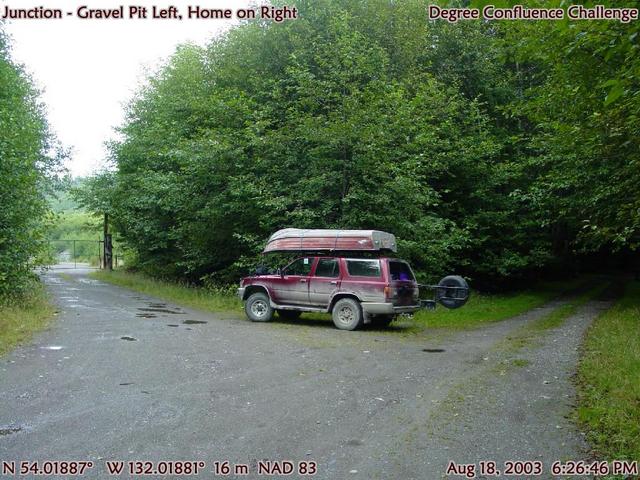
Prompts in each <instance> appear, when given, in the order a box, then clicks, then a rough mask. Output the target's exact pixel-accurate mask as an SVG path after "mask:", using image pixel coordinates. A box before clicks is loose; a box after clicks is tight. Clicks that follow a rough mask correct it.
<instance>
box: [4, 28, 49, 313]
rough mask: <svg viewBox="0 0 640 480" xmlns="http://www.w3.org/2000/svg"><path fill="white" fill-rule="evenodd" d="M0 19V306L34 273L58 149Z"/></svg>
mask: <svg viewBox="0 0 640 480" xmlns="http://www.w3.org/2000/svg"><path fill="white" fill-rule="evenodd" d="M1 27H2V25H1V24H0V306H2V305H3V304H5V303H9V302H15V301H19V300H20V299H21V297H22V295H23V294H24V293H25V292H28V291H29V290H30V289H31V287H32V285H31V282H32V281H33V280H34V279H35V275H34V273H33V267H34V266H35V265H36V264H37V263H38V259H39V258H40V257H41V254H42V252H43V248H44V246H45V244H46V227H47V224H48V223H49V222H48V219H49V218H50V217H49V214H50V209H49V205H48V202H47V197H46V194H47V191H48V190H49V188H50V185H51V182H52V180H53V179H54V178H55V177H56V174H57V173H58V171H59V166H60V159H61V155H62V153H61V150H60V149H59V148H57V146H56V143H55V140H54V139H53V137H52V136H51V134H50V132H49V128H48V125H47V122H46V119H45V115H44V110H43V108H42V105H41V104H40V103H39V101H38V92H37V91H36V90H35V89H34V87H33V85H32V82H31V80H30V79H29V77H28V76H27V75H26V74H25V72H24V71H23V69H22V68H21V67H20V66H19V65H17V64H15V63H14V62H13V61H12V60H11V58H10V51H9V46H8V41H7V38H6V36H5V35H4V34H3V32H2V28H1Z"/></svg>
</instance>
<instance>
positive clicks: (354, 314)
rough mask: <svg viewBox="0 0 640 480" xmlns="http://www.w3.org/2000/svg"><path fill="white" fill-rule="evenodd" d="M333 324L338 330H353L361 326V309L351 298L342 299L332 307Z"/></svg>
mask: <svg viewBox="0 0 640 480" xmlns="http://www.w3.org/2000/svg"><path fill="white" fill-rule="evenodd" d="M332 315H333V323H334V324H335V326H336V327H338V328H339V329H340V330H355V329H356V328H358V327H359V326H360V325H362V321H363V316H362V307H360V302H358V301H357V300H354V299H353V298H342V299H340V300H338V301H337V302H336V304H335V305H334V306H333V312H332Z"/></svg>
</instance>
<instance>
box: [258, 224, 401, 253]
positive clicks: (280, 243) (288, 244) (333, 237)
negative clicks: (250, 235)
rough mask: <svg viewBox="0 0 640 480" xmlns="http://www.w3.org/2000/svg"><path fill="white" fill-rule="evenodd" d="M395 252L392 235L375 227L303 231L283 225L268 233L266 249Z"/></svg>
mask: <svg viewBox="0 0 640 480" xmlns="http://www.w3.org/2000/svg"><path fill="white" fill-rule="evenodd" d="M300 251H304V252H322V251H327V252H335V251H339V252H384V251H390V252H396V251H397V246H396V237H395V235H393V234H391V233H387V232H381V231H378V230H304V229H299V228H285V229H283V230H278V231H277V232H276V233H274V234H273V235H271V238H269V241H268V242H267V246H266V247H265V249H264V253H269V252H300Z"/></svg>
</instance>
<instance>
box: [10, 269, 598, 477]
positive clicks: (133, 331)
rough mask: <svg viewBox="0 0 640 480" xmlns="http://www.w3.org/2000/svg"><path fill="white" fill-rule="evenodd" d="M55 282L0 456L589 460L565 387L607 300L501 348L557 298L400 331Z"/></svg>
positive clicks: (384, 465)
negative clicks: (450, 324) (480, 321)
mask: <svg viewBox="0 0 640 480" xmlns="http://www.w3.org/2000/svg"><path fill="white" fill-rule="evenodd" d="M67 273H69V274H71V275H72V279H68V277H67V279H64V278H62V277H60V276H59V275H58V274H56V273H50V274H48V275H47V276H46V281H47V283H48V284H49V287H50V289H51V291H52V292H53V294H54V296H55V298H56V301H57V302H58V304H59V305H60V312H59V314H58V316H57V317H56V320H55V321H54V322H53V324H52V326H51V328H50V329H49V330H47V331H45V332H42V333H41V334H39V335H37V336H36V337H35V339H34V341H33V342H32V344H31V345H28V346H24V347H20V348H18V349H16V350H15V351H13V352H12V353H10V354H9V355H7V356H5V357H3V358H2V359H0V385H1V387H2V388H1V389H0V431H1V433H2V434H1V435H0V462H1V461H16V462H19V461H23V460H32V461H33V460H38V461H41V462H42V461H45V460H90V461H93V462H95V466H94V468H93V469H91V470H89V471H88V472H87V474H86V475H85V478H104V477H107V476H108V475H107V472H106V469H105V466H104V462H105V461H106V460H125V461H126V460H150V461H156V462H157V461H162V460H196V461H200V460H202V461H205V462H206V463H207V466H206V468H205V469H204V470H203V471H202V473H201V474H200V475H199V477H201V478H212V474H211V470H212V466H213V462H214V461H224V460H228V461H230V462H231V464H232V465H233V464H247V465H248V466H249V469H250V472H251V474H250V475H249V478H266V476H258V475H257V474H256V465H257V462H258V461H259V460H263V459H266V460H291V461H294V462H299V461H315V462H317V469H318V473H317V475H316V478H354V479H355V478H362V479H372V478H380V479H410V478H420V479H437V478H442V477H444V476H445V475H444V472H445V469H446V466H447V463H448V462H449V461H450V460H452V461H456V462H462V463H470V462H473V463H477V462H478V461H480V460H495V461H496V462H498V466H499V468H500V469H502V466H503V465H502V464H503V462H504V461H506V460H510V459H514V460H541V461H542V462H543V463H544V471H545V475H543V477H542V478H549V477H550V474H548V472H549V470H550V466H551V463H552V462H553V461H555V460H568V459H573V460H579V459H582V458H585V457H586V455H587V453H586V450H585V445H584V444H583V441H582V436H581V435H580V434H579V432H577V431H576V430H575V429H574V427H573V426H572V425H571V423H570V421H569V420H567V419H566V418H565V417H566V416H567V415H568V414H569V412H570V410H571V404H572V402H573V395H574V390H573V387H572V385H571V381H570V377H571V375H572V374H573V373H574V371H575V366H576V361H577V351H576V349H577V347H578V345H579V342H580V338H581V336H582V334H583V332H584V330H585V328H586V327H587V326H588V325H589V323H590V322H591V320H592V319H593V318H595V316H596V315H597V314H598V313H599V312H600V311H602V310H603V309H605V308H607V307H608V306H609V302H608V301H594V302H590V303H588V304H587V305H585V306H584V307H583V308H581V309H580V311H579V312H578V313H577V314H576V315H574V316H573V317H571V318H570V319H568V320H567V321H566V322H565V324H564V325H563V326H562V327H560V328H558V329H555V330H551V331H548V332H546V333H542V334H539V336H538V337H537V338H536V340H535V341H534V342H533V343H530V344H527V345H526V346H525V347H523V348H521V349H514V348H513V343H514V342H512V341H510V340H509V337H511V336H513V335H514V333H515V332H517V331H518V330H519V329H520V328H522V327H523V326H524V325H526V324H527V323H529V322H533V321H535V320H536V319H538V318H540V317H542V316H543V315H544V314H545V313H548V312H549V311H551V310H552V309H553V308H554V307H555V306H557V305H558V304H559V303H561V302H560V301H557V302H552V303H550V304H548V305H546V306H544V307H542V308H539V309H535V310H533V311H531V312H528V313H527V314H525V315H522V316H520V317H517V318H515V319H512V320H509V321H506V322H501V323H498V324H494V325H491V326H489V327H486V328H483V329H479V330H473V331H468V332H460V333H455V334H443V333H442V332H440V333H438V334H433V335H430V334H427V335H423V336H408V335H403V334H402V332H399V331H392V332H384V331H366V330H365V331H361V332H343V331H338V330H336V329H334V328H333V326H332V324H331V322H330V320H329V319H327V322H326V323H322V322H304V321H302V325H294V324H292V323H280V322H273V323H269V324H253V323H250V322H248V321H246V320H245V319H244V318H243V317H242V316H241V314H238V315H237V316H230V315H226V316H225V315H211V314H204V313H200V312H195V311H192V310H189V309H184V308H180V307H178V306H175V305H172V304H170V303H166V302H164V301H162V300H158V299H154V298H151V297H147V296H144V295H140V294H137V293H134V292H131V291H128V290H124V289H120V288H117V287H114V286H110V285H107V284H104V283H100V282H97V281H95V280H91V279H89V278H88V277H87V276H86V272H85V271H82V270H79V271H74V270H70V271H67ZM225 317H227V318H225ZM229 317H232V318H229ZM122 477H123V478H124V477H127V475H122ZM244 478H247V477H244ZM289 478H291V477H289ZM451 478H455V477H451ZM458 478H462V477H458ZM493 478H495V477H493ZM511 478H518V477H511ZM519 478H522V476H520V477H519ZM574 478H577V477H574Z"/></svg>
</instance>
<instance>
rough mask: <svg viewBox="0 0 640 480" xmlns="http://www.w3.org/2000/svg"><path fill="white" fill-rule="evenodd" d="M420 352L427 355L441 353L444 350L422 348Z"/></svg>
mask: <svg viewBox="0 0 640 480" xmlns="http://www.w3.org/2000/svg"><path fill="white" fill-rule="evenodd" d="M422 351H423V352H427V353H442V352H444V351H445V349H444V348H423V349H422Z"/></svg>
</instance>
